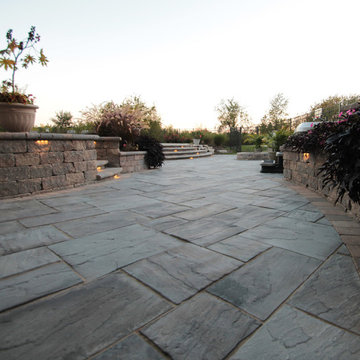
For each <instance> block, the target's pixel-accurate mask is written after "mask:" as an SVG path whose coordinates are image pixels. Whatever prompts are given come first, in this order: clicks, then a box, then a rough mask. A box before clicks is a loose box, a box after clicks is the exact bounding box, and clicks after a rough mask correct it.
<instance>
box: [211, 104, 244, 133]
mask: <svg viewBox="0 0 360 360" xmlns="http://www.w3.org/2000/svg"><path fill="white" fill-rule="evenodd" d="M215 110H216V111H217V112H218V120H219V122H220V126H219V130H220V131H221V130H224V129H226V128H228V130H229V131H230V129H231V128H235V127H238V126H239V124H241V125H242V126H246V125H247V124H248V123H249V115H248V114H247V112H246V111H245V109H244V108H243V107H242V106H240V104H239V103H238V102H236V101H235V100H234V99H228V100H226V101H225V100H221V102H220V104H219V105H218V106H217V107H216V109H215Z"/></svg>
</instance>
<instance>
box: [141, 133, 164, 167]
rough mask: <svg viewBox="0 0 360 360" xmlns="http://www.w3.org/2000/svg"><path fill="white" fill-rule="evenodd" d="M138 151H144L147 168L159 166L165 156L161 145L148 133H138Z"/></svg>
mask: <svg viewBox="0 0 360 360" xmlns="http://www.w3.org/2000/svg"><path fill="white" fill-rule="evenodd" d="M136 143H137V144H138V147H139V150H140V151H146V152H147V153H146V155H145V161H146V164H147V166H148V167H149V168H157V167H161V166H162V164H163V162H164V160H165V156H164V153H163V150H162V149H163V148H162V145H161V144H160V143H159V141H157V140H156V139H154V138H152V137H150V136H148V135H140V136H139V137H138V139H137V141H136Z"/></svg>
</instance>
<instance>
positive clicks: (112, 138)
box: [98, 136, 121, 141]
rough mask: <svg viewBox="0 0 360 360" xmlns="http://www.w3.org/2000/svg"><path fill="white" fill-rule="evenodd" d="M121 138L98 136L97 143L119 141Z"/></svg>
mask: <svg viewBox="0 0 360 360" xmlns="http://www.w3.org/2000/svg"><path fill="white" fill-rule="evenodd" d="M120 140H121V137H117V136H99V138H98V141H120Z"/></svg>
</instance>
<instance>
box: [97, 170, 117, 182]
mask: <svg viewBox="0 0 360 360" xmlns="http://www.w3.org/2000/svg"><path fill="white" fill-rule="evenodd" d="M122 170H123V169H122V168H121V167H113V168H106V169H102V170H98V173H97V175H96V179H97V180H104V179H109V178H112V177H114V176H117V175H120V174H121V172H122Z"/></svg>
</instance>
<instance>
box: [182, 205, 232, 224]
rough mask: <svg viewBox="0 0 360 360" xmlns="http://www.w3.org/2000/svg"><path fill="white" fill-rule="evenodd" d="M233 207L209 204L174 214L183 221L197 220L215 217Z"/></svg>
mask: <svg viewBox="0 0 360 360" xmlns="http://www.w3.org/2000/svg"><path fill="white" fill-rule="evenodd" d="M233 208H234V207H233V206H226V205H222V204H210V205H206V206H201V207H198V208H194V209H190V210H185V211H183V212H179V213H177V214H175V216H176V217H179V218H182V219H185V220H198V219H201V218H204V217H207V216H211V215H215V214H219V213H222V212H224V211H228V210H231V209H233Z"/></svg>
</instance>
